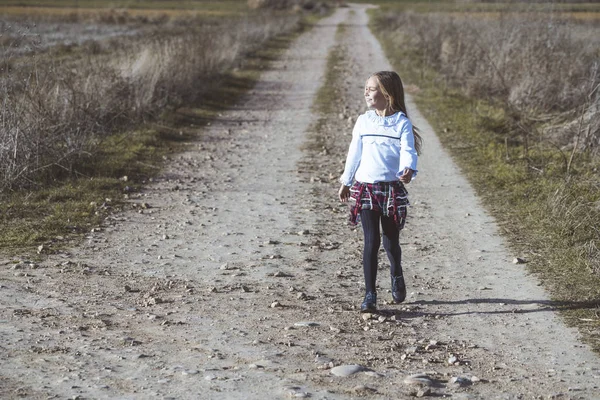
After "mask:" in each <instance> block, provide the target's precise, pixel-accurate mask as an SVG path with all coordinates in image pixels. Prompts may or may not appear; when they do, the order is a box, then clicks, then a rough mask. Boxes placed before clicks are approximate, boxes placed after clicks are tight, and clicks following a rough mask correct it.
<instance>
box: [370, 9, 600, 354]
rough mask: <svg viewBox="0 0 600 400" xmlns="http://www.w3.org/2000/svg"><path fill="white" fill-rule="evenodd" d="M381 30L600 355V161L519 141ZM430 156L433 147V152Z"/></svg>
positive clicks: (484, 194) (509, 228)
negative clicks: (570, 164)
mask: <svg viewBox="0 0 600 400" xmlns="http://www.w3.org/2000/svg"><path fill="white" fill-rule="evenodd" d="M374 17H375V18H374V19H372V26H371V27H372V30H373V31H374V32H375V33H376V36H377V37H378V38H379V40H380V41H381V43H382V45H383V48H384V50H385V52H386V54H387V56H388V58H389V59H390V61H391V63H392V65H393V66H394V68H395V69H396V70H397V71H398V72H399V73H400V74H401V75H402V77H403V79H404V81H405V83H406V84H407V87H410V86H411V85H413V86H416V87H418V90H413V91H414V92H415V94H414V95H413V97H414V99H415V101H416V103H417V105H418V106H419V109H420V110H421V112H422V113H423V115H424V116H425V117H426V118H427V119H428V121H429V122H430V123H431V125H432V126H433V127H434V128H435V130H436V133H437V134H438V136H439V138H440V140H441V141H442V143H443V145H444V146H445V147H446V148H447V149H449V151H450V153H451V154H452V156H453V158H454V159H455V161H456V162H457V163H458V164H459V166H460V167H461V169H462V170H463V171H464V172H465V173H466V175H467V176H468V178H469V180H470V181H471V183H472V184H473V186H474V187H475V189H476V191H477V192H478V194H479V196H480V197H481V198H482V199H483V202H484V204H485V206H486V207H487V208H488V209H489V210H490V211H491V212H492V214H493V215H494V216H495V218H496V220H497V221H498V223H499V225H500V227H501V229H502V230H503V232H504V234H505V236H506V237H507V238H508V240H509V241H510V244H511V246H512V247H513V249H514V250H515V251H516V252H517V253H518V254H522V255H524V256H525V258H526V259H527V260H528V261H529V263H528V264H527V266H528V268H529V270H530V271H531V272H533V273H535V274H536V275H537V276H538V277H539V278H540V279H541V281H542V282H543V283H544V285H545V287H546V288H547V289H548V290H549V291H550V293H551V296H552V299H553V300H554V303H553V305H554V307H555V308H556V309H558V310H563V311H564V313H563V315H564V317H565V319H566V320H567V321H568V323H570V324H572V325H575V326H577V327H578V328H579V329H580V331H581V332H582V333H583V335H584V338H585V340H586V341H587V342H588V343H589V344H590V345H591V346H592V348H593V349H594V350H595V351H600V329H599V328H600V316H599V313H600V252H599V249H600V228H599V227H600V179H599V177H598V170H599V169H600V160H598V159H593V158H591V157H590V156H589V155H587V154H577V157H576V158H575V162H574V163H573V165H572V168H571V169H570V170H567V165H568V159H569V157H570V154H565V153H564V151H561V150H558V149H557V148H554V147H552V146H550V145H549V144H547V143H544V141H543V140H534V139H535V138H534V136H535V134H536V132H540V131H542V129H541V128H542V126H535V125H534V126H531V127H530V128H531V131H530V132H529V133H528V135H530V136H531V137H530V138H529V140H524V138H523V137H520V140H515V137H519V135H521V136H522V135H523V134H522V133H519V132H516V133H515V128H514V127H513V126H512V125H513V122H511V120H510V118H508V113H509V111H508V110H505V109H504V108H503V107H502V106H500V105H497V104H494V103H491V102H489V101H483V100H477V99H473V98H469V97H467V96H466V95H464V94H463V93H462V92H461V91H460V90H459V88H452V87H449V86H447V85H446V84H445V83H444V79H443V78H442V77H441V75H439V74H438V73H437V72H436V71H434V70H432V69H430V68H429V67H428V66H427V63H425V62H424V60H423V59H422V57H421V54H420V51H419V49H414V48H411V47H410V42H409V41H408V40H403V38H402V37H401V35H399V34H398V32H395V33H393V34H392V33H390V32H389V31H386V30H385V27H383V26H381V25H378V24H377V22H376V21H377V19H376V18H377V13H375V14H374ZM425 151H427V150H426V146H425Z"/></svg>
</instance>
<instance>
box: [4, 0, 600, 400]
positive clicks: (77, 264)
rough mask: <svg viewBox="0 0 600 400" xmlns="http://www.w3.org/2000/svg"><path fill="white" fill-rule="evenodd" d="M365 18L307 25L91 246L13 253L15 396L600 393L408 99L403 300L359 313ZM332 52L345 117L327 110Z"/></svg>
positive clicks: (379, 55) (570, 335)
mask: <svg viewBox="0 0 600 400" xmlns="http://www.w3.org/2000/svg"><path fill="white" fill-rule="evenodd" d="M366 22H367V17H366V13H365V6H356V5H353V6H351V7H350V8H340V9H339V10H337V11H336V13H335V14H334V15H333V16H331V17H328V18H326V19H324V20H322V21H321V22H320V23H319V25H318V26H316V27H315V28H314V29H312V30H311V31H309V32H306V33H304V34H303V35H302V36H301V37H299V38H298V39H297V40H296V41H295V43H294V44H293V45H292V47H291V48H290V49H289V50H288V51H287V52H286V53H285V54H284V56H283V57H282V58H281V60H279V61H277V62H276V63H275V64H274V66H273V68H272V69H271V70H269V71H266V72H265V73H264V74H263V76H262V78H261V81H260V82H259V84H258V85H257V86H256V87H255V89H254V90H252V92H251V93H249V94H248V96H247V97H246V98H245V99H244V100H243V101H241V102H240V103H239V104H238V105H237V106H236V107H235V108H234V109H232V110H229V111H226V112H223V114H222V116H221V117H219V118H218V120H216V121H213V122H212V123H211V125H210V126H208V127H205V128H202V134H201V138H200V139H199V141H198V142H196V143H194V144H193V145H192V147H191V148H190V150H189V151H188V152H186V153H184V154H181V155H178V156H176V157H174V159H173V160H171V162H170V163H169V166H168V168H167V169H166V170H165V171H163V173H162V174H161V176H160V177H159V179H157V180H156V181H155V182H154V183H153V184H152V185H149V186H148V187H147V189H146V190H145V191H144V192H143V193H139V194H136V195H134V196H132V198H131V204H132V206H131V211H128V212H125V213H122V214H119V215H117V216H115V217H113V218H112V219H110V220H109V221H107V223H106V226H104V227H103V228H102V229H98V230H94V231H93V232H90V234H89V235H88V237H87V239H86V241H85V243H84V244H83V245H82V246H81V247H79V248H76V249H72V251H71V252H68V253H66V252H65V253H61V254H58V255H52V256H48V258H47V259H46V260H44V261H43V262H41V263H39V264H33V263H29V262H27V261H26V260H24V261H22V262H21V263H19V264H14V262H13V260H6V262H5V263H4V264H5V268H3V269H2V270H1V272H0V274H1V275H0V277H1V282H2V285H1V286H0V304H1V306H2V308H1V311H0V312H1V314H0V322H1V323H0V349H1V350H2V351H1V353H0V357H1V358H0V359H1V364H0V367H1V371H2V372H1V373H0V397H1V398H19V397H25V398H40V399H41V398H44V399H45V398H128V399H129V398H131V399H134V398H135V399H137V398H139V399H146V398H190V399H195V398H206V399H264V398H265V397H272V398H289V397H300V398H302V397H311V398H316V399H348V398H358V397H367V398H373V399H378V398H381V399H392V398H393V399H396V398H408V397H409V396H411V395H419V396H438V397H441V396H447V397H451V398H458V399H528V398H543V399H546V398H557V399H558V398H564V399H569V398H572V399H597V398H600V389H599V388H598V386H599V385H600V363H599V361H598V358H597V357H596V356H595V355H594V354H592V353H591V352H590V351H589V349H588V348H587V347H586V346H583V345H581V344H580V343H579V342H578V334H577V332H575V331H574V330H572V329H569V328H566V327H565V326H564V324H563V323H562V322H561V320H560V319H559V318H558V317H557V316H556V315H555V312H554V311H553V309H554V308H555V305H554V304H553V303H552V302H550V301H549V300H548V296H547V294H545V293H544V291H543V290H542V289H541V287H540V286H539V285H538V284H537V281H536V280H535V279H534V278H533V277H531V276H528V275H527V274H526V273H525V271H524V269H523V266H522V265H516V264H513V263H512V259H513V258H514V255H513V254H511V253H510V251H509V250H507V247H506V245H505V243H504V241H503V239H502V238H501V237H500V236H499V233H498V228H497V226H496V225H495V222H494V220H493V219H492V218H491V217H490V216H489V215H487V214H486V212H485V211H484V210H483V208H482V207H481V205H480V204H479V202H478V199H477V197H476V196H475V194H474V192H473V190H472V188H471V187H470V185H469V184H468V182H467V181H466V180H465V178H464V177H463V176H462V175H461V173H460V170H459V169H458V168H457V167H456V166H455V165H454V164H453V162H452V161H451V159H450V158H449V157H448V155H447V154H446V153H445V152H444V150H443V149H442V148H441V146H440V144H439V142H438V141H437V139H436V137H435V135H434V133H433V130H432V129H431V127H430V126H429V125H428V123H427V121H426V120H425V119H424V118H423V117H422V116H421V115H420V114H419V113H418V112H417V110H416V108H415V106H414V104H413V103H412V101H409V112H410V111H412V119H413V121H414V123H415V124H416V125H417V126H419V127H420V128H421V130H422V132H423V135H424V137H425V153H424V154H423V156H422V158H421V160H420V164H419V169H420V172H419V177H418V179H417V180H415V181H414V182H413V183H411V185H410V186H409V190H410V195H411V200H412V204H413V207H412V208H411V209H410V210H409V212H410V217H409V221H408V224H407V228H406V230H405V232H404V233H403V236H402V238H401V241H402V244H403V253H404V259H405V262H404V267H405V271H406V272H405V274H406V276H407V278H408V281H407V284H408V286H409V296H408V299H407V302H406V303H404V304H402V305H399V306H395V305H388V304H385V302H384V301H380V308H381V313H380V314H378V315H366V316H365V315H361V314H360V313H359V312H358V311H357V310H358V306H359V304H360V301H361V299H362V294H363V288H362V270H361V267H360V254H361V251H360V247H361V242H362V239H361V232H360V229H359V230H351V229H349V228H347V227H346V226H345V220H346V215H345V208H344V206H343V205H340V204H339V203H338V202H337V200H336V191H337V187H338V183H337V177H338V176H339V174H340V171H341V169H342V168H343V164H342V162H343V159H344V158H345V152H346V150H347V145H348V143H349V140H350V132H351V128H352V124H353V119H354V118H355V117H356V116H357V115H358V114H359V113H361V112H363V111H364V102H363V101H362V99H361V95H362V86H363V82H364V80H365V79H366V77H367V76H368V75H369V74H370V73H372V72H374V71H376V70H380V69H388V68H390V67H389V64H388V61H387V60H386V59H385V57H384V55H383V52H382V51H381V48H380V47H379V45H378V43H377V42H376V40H375V39H374V37H373V36H372V35H371V33H370V32H369V30H368V28H367V26H366ZM339 24H344V25H345V31H344V34H343V35H337V36H336V30H337V27H338V25H339ZM334 46H339V47H337V48H339V49H342V50H343V53H344V54H345V59H344V61H343V62H342V63H341V64H340V65H339V74H340V75H339V78H338V79H339V82H340V85H339V99H340V100H339V103H336V104H337V105H339V113H336V114H335V115H320V114H318V113H317V114H315V113H314V112H313V111H311V105H312V103H313V100H314V98H315V95H316V93H317V90H318V88H319V87H320V86H321V84H322V83H323V81H322V79H323V78H322V77H323V76H324V72H325V66H326V58H327V55H328V52H329V51H330V50H331V49H333V48H334ZM399 72H400V73H402V71H399ZM409 100H410V99H409ZM338 114H339V115H338ZM189 118H190V120H193V118H194V116H193V112H192V111H190V116H189ZM319 118H321V121H320V122H321V123H320V124H318V125H317V124H316V122H317V120H318V119H319ZM315 143H318V144H319V145H318V146H317V145H315ZM319 146H320V147H319ZM381 259H382V265H381V271H380V277H379V283H380V289H379V293H380V299H381V300H385V299H386V298H388V297H389V298H391V295H390V294H389V282H388V281H389V279H388V275H387V271H386V266H385V265H384V263H383V261H384V260H385V257H382V258H381ZM573 306H574V307H576V306H577V305H576V304H573ZM415 374H420V375H415Z"/></svg>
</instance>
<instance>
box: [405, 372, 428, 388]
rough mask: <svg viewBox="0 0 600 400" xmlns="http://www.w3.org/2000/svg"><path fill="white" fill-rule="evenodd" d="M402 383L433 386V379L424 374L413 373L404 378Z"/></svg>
mask: <svg viewBox="0 0 600 400" xmlns="http://www.w3.org/2000/svg"><path fill="white" fill-rule="evenodd" d="M404 383H405V384H407V385H410V386H422V387H429V386H433V381H432V380H431V378H430V377H429V376H428V375H426V374H414V375H410V376H407V377H406V378H404Z"/></svg>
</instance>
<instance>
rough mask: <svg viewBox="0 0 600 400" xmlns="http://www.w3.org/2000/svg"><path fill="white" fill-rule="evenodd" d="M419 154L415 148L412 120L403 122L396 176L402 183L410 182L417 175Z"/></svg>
mask: <svg viewBox="0 0 600 400" xmlns="http://www.w3.org/2000/svg"><path fill="white" fill-rule="evenodd" d="M418 158H419V156H418V154H417V150H416V149H415V136H414V134H413V127H412V123H411V122H410V120H406V123H404V124H403V126H402V130H401V135H400V163H399V165H398V173H397V174H396V176H397V177H398V179H400V181H402V183H409V182H410V181H411V180H413V179H414V177H415V176H417V160H418Z"/></svg>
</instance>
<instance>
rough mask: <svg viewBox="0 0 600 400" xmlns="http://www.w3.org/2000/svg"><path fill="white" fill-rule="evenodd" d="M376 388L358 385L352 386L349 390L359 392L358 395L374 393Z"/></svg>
mask: <svg viewBox="0 0 600 400" xmlns="http://www.w3.org/2000/svg"><path fill="white" fill-rule="evenodd" d="M376 391H377V389H375V388H372V387H369V386H365V385H358V386H354V387H353V388H352V390H351V392H353V393H356V394H360V395H365V394H368V393H374V392H376Z"/></svg>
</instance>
